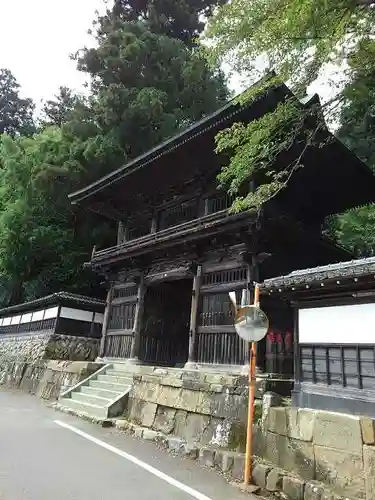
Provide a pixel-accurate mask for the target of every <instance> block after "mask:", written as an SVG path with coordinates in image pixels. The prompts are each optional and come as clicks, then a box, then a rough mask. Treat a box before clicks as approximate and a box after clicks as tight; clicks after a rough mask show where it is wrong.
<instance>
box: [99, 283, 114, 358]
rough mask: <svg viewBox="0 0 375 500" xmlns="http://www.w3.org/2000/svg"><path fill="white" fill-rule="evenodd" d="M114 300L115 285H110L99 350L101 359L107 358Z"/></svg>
mask: <svg viewBox="0 0 375 500" xmlns="http://www.w3.org/2000/svg"><path fill="white" fill-rule="evenodd" d="M112 298H113V285H112V283H110V285H109V289H108V293H107V301H106V305H105V311H104V318H103V326H102V338H101V339H100V348H99V357H100V358H103V357H104V356H105V343H106V338H107V331H108V325H109V320H110V318H111V307H112Z"/></svg>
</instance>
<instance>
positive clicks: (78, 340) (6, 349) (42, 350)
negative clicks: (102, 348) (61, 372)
mask: <svg viewBox="0 0 375 500" xmlns="http://www.w3.org/2000/svg"><path fill="white" fill-rule="evenodd" d="M98 350H99V340H98V339H93V338H87V337H73V336H70V335H57V334H51V333H38V334H29V335H19V336H15V335H12V336H5V335H4V336H1V337H0V370H1V366H2V365H3V363H9V362H14V361H20V360H22V361H36V360H40V359H57V360H70V361H94V360H95V359H96V358H97V356H98Z"/></svg>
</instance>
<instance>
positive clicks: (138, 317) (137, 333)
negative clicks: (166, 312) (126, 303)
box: [130, 273, 146, 361]
mask: <svg viewBox="0 0 375 500" xmlns="http://www.w3.org/2000/svg"><path fill="white" fill-rule="evenodd" d="M145 293H146V286H145V280H144V275H143V273H142V274H141V275H140V276H139V283H138V292H137V305H136V307H135V314H134V325H133V340H132V345H131V349H130V358H131V359H132V360H134V361H136V360H138V359H139V348H140V340H141V330H142V321H143V310H144V302H145Z"/></svg>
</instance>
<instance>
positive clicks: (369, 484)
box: [363, 445, 375, 500]
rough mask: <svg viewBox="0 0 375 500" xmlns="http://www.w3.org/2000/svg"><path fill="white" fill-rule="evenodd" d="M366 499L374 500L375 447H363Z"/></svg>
mask: <svg viewBox="0 0 375 500" xmlns="http://www.w3.org/2000/svg"><path fill="white" fill-rule="evenodd" d="M363 461H364V469H365V488H366V500H375V447H374V446H367V445H365V446H364V447H363Z"/></svg>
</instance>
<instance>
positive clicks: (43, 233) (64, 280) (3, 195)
mask: <svg viewBox="0 0 375 500" xmlns="http://www.w3.org/2000/svg"><path fill="white" fill-rule="evenodd" d="M70 146H71V144H70V143H69V141H67V140H66V139H64V137H63V135H62V132H61V130H60V129H58V128H47V129H45V130H44V131H43V132H41V133H39V134H37V135H35V136H34V137H33V138H23V137H18V138H14V139H12V138H10V137H9V136H6V135H4V136H3V137H2V141H1V147H0V162H1V164H2V165H3V169H2V172H1V176H0V200H1V201H0V234H1V238H0V276H1V280H2V282H4V283H9V282H11V283H13V287H12V295H11V297H10V301H12V302H14V301H19V300H22V299H23V298H32V297H35V296H40V295H43V294H45V293H52V292H55V291H59V290H61V289H64V288H65V289H70V290H74V289H76V288H77V287H78V289H80V290H86V291H89V290H90V287H91V286H93V285H94V284H95V283H96V282H97V279H96V278H95V277H94V276H93V275H91V274H90V273H88V272H87V271H84V270H83V268H82V264H83V261H84V259H85V258H87V256H88V255H89V252H90V250H91V248H92V246H93V244H94V241H93V236H94V235H93V234H92V233H90V231H89V230H88V229H89V222H92V220H90V219H92V218H90V217H88V220H87V217H86V221H85V222H83V221H80V225H79V229H80V230H79V231H77V220H76V216H75V214H74V211H73V209H72V207H71V206H70V205H69V201H68V199H67V195H68V193H69V192H70V191H71V190H72V189H73V188H74V187H75V186H76V185H77V181H78V179H79V178H80V176H81V175H82V166H81V165H80V163H79V162H78V161H77V160H76V159H75V158H74V157H72V155H71V153H70ZM85 230H86V231H85Z"/></svg>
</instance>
